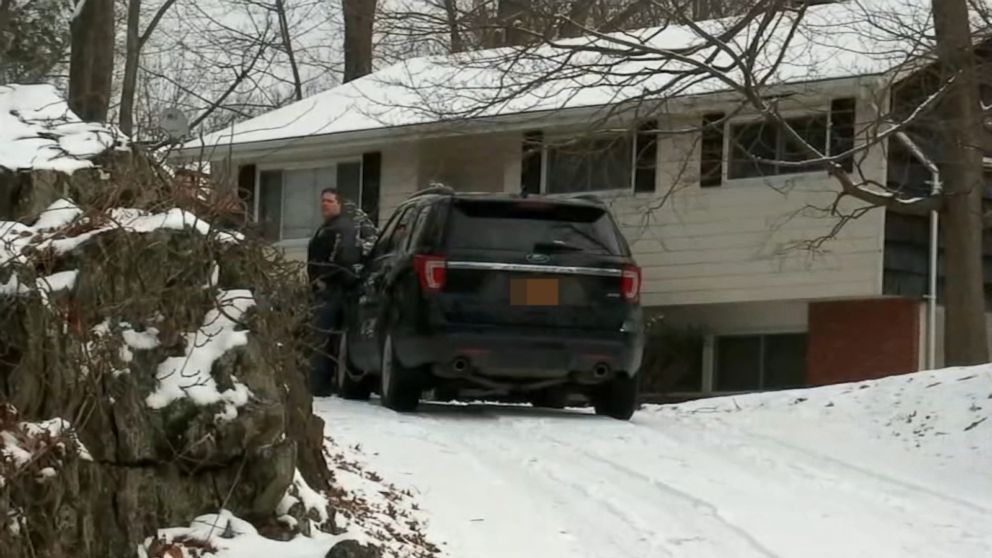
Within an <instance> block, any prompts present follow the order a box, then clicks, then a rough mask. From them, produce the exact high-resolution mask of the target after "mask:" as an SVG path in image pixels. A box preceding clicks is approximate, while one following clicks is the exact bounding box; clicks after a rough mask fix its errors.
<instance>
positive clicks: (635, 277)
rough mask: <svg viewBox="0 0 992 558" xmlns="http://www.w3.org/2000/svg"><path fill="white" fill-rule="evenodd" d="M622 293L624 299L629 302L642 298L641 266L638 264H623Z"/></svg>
mask: <svg viewBox="0 0 992 558" xmlns="http://www.w3.org/2000/svg"><path fill="white" fill-rule="evenodd" d="M620 293H621V294H623V299H624V300H626V301H629V302H637V301H638V300H640V299H641V268H639V267H637V266H636V265H625V266H623V275H622V276H621V279H620Z"/></svg>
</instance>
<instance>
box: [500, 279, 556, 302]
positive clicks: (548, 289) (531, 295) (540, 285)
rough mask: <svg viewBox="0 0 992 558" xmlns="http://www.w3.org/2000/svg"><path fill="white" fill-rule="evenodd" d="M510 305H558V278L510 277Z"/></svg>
mask: <svg viewBox="0 0 992 558" xmlns="http://www.w3.org/2000/svg"><path fill="white" fill-rule="evenodd" d="M510 304H511V305H512V306H558V304H559V302H558V279H557V278H550V279H511V280H510Z"/></svg>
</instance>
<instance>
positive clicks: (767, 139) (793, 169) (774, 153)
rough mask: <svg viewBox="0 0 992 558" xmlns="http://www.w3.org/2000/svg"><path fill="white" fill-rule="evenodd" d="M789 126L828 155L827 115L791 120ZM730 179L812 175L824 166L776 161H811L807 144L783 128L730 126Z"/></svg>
mask: <svg viewBox="0 0 992 558" xmlns="http://www.w3.org/2000/svg"><path fill="white" fill-rule="evenodd" d="M786 123H787V124H788V125H789V127H791V128H792V129H793V130H795V131H796V133H797V134H799V136H800V137H801V138H802V139H803V140H804V142H805V143H806V144H809V145H810V146H812V147H813V148H814V149H816V150H817V151H818V152H820V153H824V154H826V153H827V128H828V126H829V124H828V118H827V115H816V116H806V117H802V118H789V119H787V120H786ZM730 134H731V137H730V143H731V146H730V152H731V160H730V169H729V172H728V175H729V177H730V178H753V177H761V176H774V175H776V174H794V173H800V172H810V171H813V170H817V169H818V168H822V167H821V165H818V164H815V163H812V164H809V165H801V166H791V165H782V164H775V162H784V161H791V162H799V161H808V160H812V159H814V158H815V157H814V156H813V155H811V154H810V153H809V152H808V151H807V149H806V146H805V145H804V143H800V142H799V141H796V140H795V139H793V138H792V136H791V134H789V133H788V132H787V131H786V129H785V128H784V127H780V126H775V125H773V124H771V123H769V122H766V121H764V120H759V121H756V122H749V123H747V124H734V125H732V126H731V127H730Z"/></svg>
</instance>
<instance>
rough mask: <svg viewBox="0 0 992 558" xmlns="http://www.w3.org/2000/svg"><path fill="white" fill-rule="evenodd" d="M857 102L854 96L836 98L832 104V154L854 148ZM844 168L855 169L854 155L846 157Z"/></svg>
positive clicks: (843, 161)
mask: <svg viewBox="0 0 992 558" xmlns="http://www.w3.org/2000/svg"><path fill="white" fill-rule="evenodd" d="M856 111H857V102H856V101H855V100H854V99H853V98H848V99H834V101H833V102H832V103H831V104H830V154H831V155H839V154H841V153H845V152H847V151H850V150H852V149H854V118H855V113H856ZM841 164H842V165H843V166H844V170H846V171H847V172H851V171H853V170H854V156H853V155H852V156H849V157H845V158H844V159H843V160H842V161H841Z"/></svg>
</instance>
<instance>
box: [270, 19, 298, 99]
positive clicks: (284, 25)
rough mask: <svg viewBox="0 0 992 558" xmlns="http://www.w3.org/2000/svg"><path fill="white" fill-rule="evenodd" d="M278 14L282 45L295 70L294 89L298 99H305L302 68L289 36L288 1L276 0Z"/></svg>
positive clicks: (290, 64) (291, 66)
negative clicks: (301, 75)
mask: <svg viewBox="0 0 992 558" xmlns="http://www.w3.org/2000/svg"><path fill="white" fill-rule="evenodd" d="M276 15H277V16H278V17H279V34H280V35H282V46H283V48H284V49H285V50H286V56H289V67H290V69H292V71H293V89H294V94H295V96H296V100H297V101H302V100H303V82H302V80H300V68H299V66H297V65H296V55H295V54H294V53H293V41H292V40H291V39H290V37H289V20H288V19H287V18H286V3H285V2H284V1H283V0H276Z"/></svg>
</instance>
